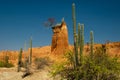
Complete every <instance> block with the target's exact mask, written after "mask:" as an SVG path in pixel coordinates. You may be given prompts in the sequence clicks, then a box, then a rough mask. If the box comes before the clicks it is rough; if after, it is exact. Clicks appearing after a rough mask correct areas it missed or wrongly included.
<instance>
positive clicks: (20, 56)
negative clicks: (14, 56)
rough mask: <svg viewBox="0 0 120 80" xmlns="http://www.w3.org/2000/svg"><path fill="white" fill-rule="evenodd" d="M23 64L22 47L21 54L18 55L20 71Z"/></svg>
mask: <svg viewBox="0 0 120 80" xmlns="http://www.w3.org/2000/svg"><path fill="white" fill-rule="evenodd" d="M21 65H22V48H21V49H20V52H19V55H18V72H19V71H20V69H21Z"/></svg>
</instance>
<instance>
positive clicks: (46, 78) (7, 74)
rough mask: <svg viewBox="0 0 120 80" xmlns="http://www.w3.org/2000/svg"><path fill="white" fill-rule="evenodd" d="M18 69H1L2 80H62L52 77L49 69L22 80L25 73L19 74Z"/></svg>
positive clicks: (38, 71) (0, 78)
mask: <svg viewBox="0 0 120 80" xmlns="http://www.w3.org/2000/svg"><path fill="white" fill-rule="evenodd" d="M16 69H17V68H15V67H14V68H0V80H60V79H58V78H55V79H53V78H52V77H50V73H49V68H48V67H45V68H44V69H40V70H36V71H34V72H33V73H32V74H31V75H29V76H27V77H25V78H22V75H23V74H24V72H23V71H21V72H17V70H16Z"/></svg>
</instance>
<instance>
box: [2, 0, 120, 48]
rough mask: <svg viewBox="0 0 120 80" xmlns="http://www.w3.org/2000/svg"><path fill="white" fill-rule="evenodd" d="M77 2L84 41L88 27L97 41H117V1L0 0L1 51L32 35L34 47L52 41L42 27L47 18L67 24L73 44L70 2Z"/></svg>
mask: <svg viewBox="0 0 120 80" xmlns="http://www.w3.org/2000/svg"><path fill="white" fill-rule="evenodd" d="M73 2H74V3H75V4H76V19H77V23H78V22H80V23H83V24H85V42H88V41H89V32H90V30H93V31H94V35H95V36H94V37H95V42H96V43H104V42H105V41H106V40H110V41H120V0H0V50H19V49H20V48H21V47H22V48H24V43H25V41H26V43H27V47H28V46H29V39H30V36H31V35H32V38H33V46H34V47H39V46H44V45H50V44H51V37H52V30H51V29H50V28H46V27H44V25H43V23H44V22H45V21H47V19H48V18H50V17H54V18H55V19H56V21H57V22H58V23H59V22H61V19H62V17H64V18H65V21H66V23H67V25H68V30H69V43H70V44H72V43H73V32H72V31H73V29H72V28H73V23H72V9H71V6H72V3H73Z"/></svg>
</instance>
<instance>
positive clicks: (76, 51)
mask: <svg viewBox="0 0 120 80" xmlns="http://www.w3.org/2000/svg"><path fill="white" fill-rule="evenodd" d="M72 19H73V35H74V37H73V39H74V53H75V55H74V56H75V64H74V67H76V66H78V49H77V45H76V43H77V34H76V17H75V4H74V3H73V4H72Z"/></svg>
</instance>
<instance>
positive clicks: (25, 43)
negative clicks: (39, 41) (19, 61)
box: [24, 41, 27, 52]
mask: <svg viewBox="0 0 120 80" xmlns="http://www.w3.org/2000/svg"><path fill="white" fill-rule="evenodd" d="M26 50H27V48H26V41H25V44H24V52H25V51H26Z"/></svg>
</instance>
